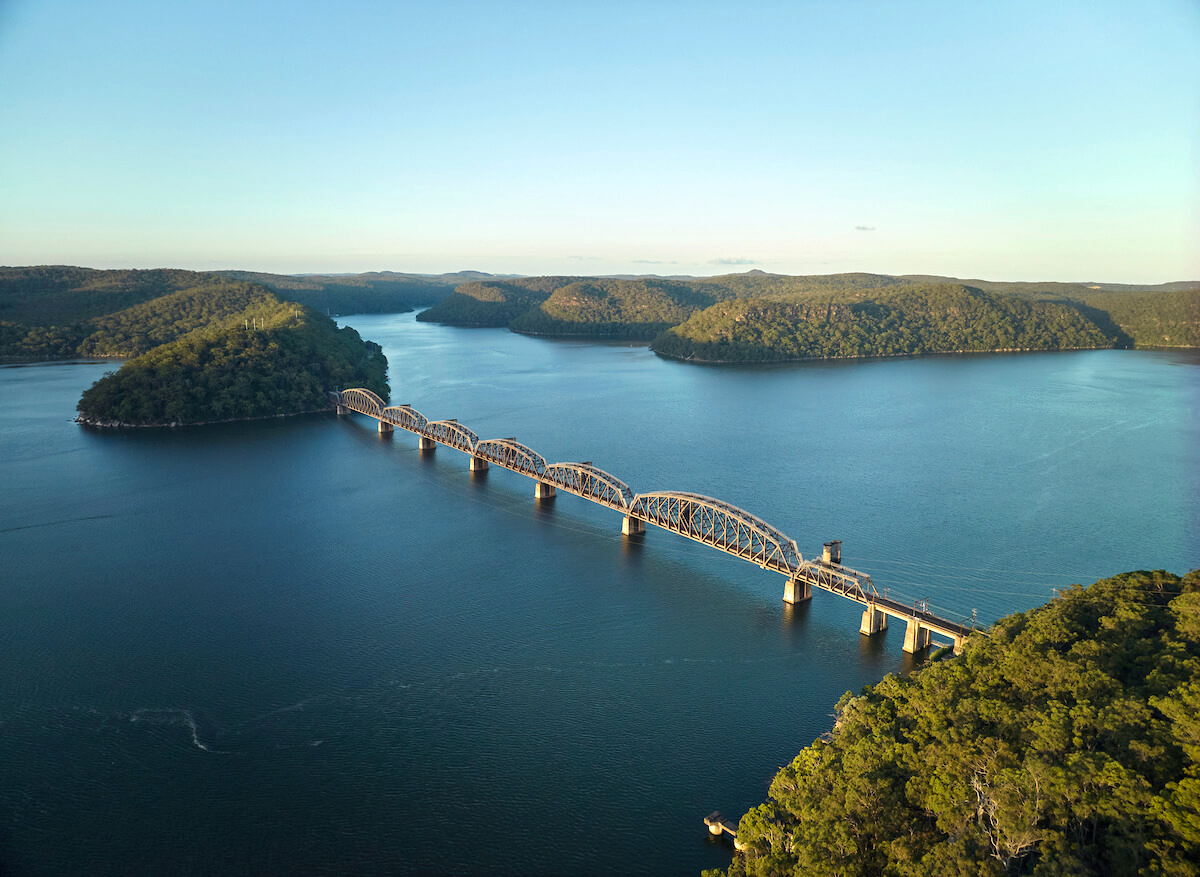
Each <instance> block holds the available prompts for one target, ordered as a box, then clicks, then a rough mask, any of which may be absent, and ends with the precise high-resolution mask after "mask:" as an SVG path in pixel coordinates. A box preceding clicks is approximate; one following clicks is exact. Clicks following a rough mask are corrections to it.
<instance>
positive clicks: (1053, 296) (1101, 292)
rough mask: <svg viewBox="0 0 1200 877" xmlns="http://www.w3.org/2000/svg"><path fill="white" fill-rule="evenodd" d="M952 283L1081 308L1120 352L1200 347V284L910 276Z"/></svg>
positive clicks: (1194, 282) (923, 279)
mask: <svg viewBox="0 0 1200 877" xmlns="http://www.w3.org/2000/svg"><path fill="white" fill-rule="evenodd" d="M906 279H909V280H917V281H922V282H930V281H934V282H953V283H961V284H965V285H967V286H972V287H975V288H978V289H982V290H984V291H986V292H995V293H1000V294H1003V295H1012V296H1018V297H1022V298H1033V299H1038V300H1041V301H1053V302H1058V303H1060V304H1065V305H1067V306H1068V307H1073V308H1076V309H1078V310H1079V311H1080V312H1081V313H1083V314H1084V315H1085V316H1087V317H1089V318H1090V319H1092V320H1093V321H1094V322H1095V323H1096V324H1097V325H1098V326H1100V327H1101V328H1102V329H1104V331H1105V332H1107V333H1109V334H1110V335H1111V336H1112V337H1113V338H1114V339H1115V341H1116V343H1117V346H1118V347H1161V348H1169V347H1200V282H1197V281H1179V282H1176V283H1161V284H1158V285H1154V286H1151V285H1137V284H1128V283H1029V282H1005V281H996V280H956V279H954V278H946V277H938V278H933V277H909V278H906Z"/></svg>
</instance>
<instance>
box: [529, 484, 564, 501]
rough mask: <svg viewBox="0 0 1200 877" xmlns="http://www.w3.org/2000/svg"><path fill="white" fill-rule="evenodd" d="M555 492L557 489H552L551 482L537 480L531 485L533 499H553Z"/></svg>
mask: <svg viewBox="0 0 1200 877" xmlns="http://www.w3.org/2000/svg"><path fill="white" fill-rule="evenodd" d="M557 493H558V491H557V490H555V489H554V485H553V484H544V483H543V482H541V481H539V482H537V484H535V485H534V487H533V498H534V499H554V497H555V494H557Z"/></svg>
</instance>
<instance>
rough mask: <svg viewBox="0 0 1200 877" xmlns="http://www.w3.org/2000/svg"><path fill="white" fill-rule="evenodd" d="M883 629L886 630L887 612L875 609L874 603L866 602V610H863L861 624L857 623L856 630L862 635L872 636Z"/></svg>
mask: <svg viewBox="0 0 1200 877" xmlns="http://www.w3.org/2000/svg"><path fill="white" fill-rule="evenodd" d="M885 630H887V613H886V612H880V611H879V610H878V609H876V608H875V604H874V603H868V604H867V608H866V611H865V612H863V617H862V624H861V625H859V628H858V632H859V633H861V634H862V635H863V636H874V635H875V634H877V633H882V632H883V631H885Z"/></svg>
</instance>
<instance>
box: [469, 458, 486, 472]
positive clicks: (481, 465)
mask: <svg viewBox="0 0 1200 877" xmlns="http://www.w3.org/2000/svg"><path fill="white" fill-rule="evenodd" d="M487 470H488V461H487V460H485V459H483V457H472V458H471V471H472V472H486V471H487Z"/></svg>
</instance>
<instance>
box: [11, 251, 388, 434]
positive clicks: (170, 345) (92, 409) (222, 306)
mask: <svg viewBox="0 0 1200 877" xmlns="http://www.w3.org/2000/svg"><path fill="white" fill-rule="evenodd" d="M0 313H2V314H3V315H4V316H5V317H6V318H7V317H16V318H18V319H20V320H21V321H22V322H17V321H16V320H9V319H6V320H4V321H3V322H0V356H3V357H5V358H8V359H21V358H25V359H46V358H59V359H61V358H71V357H80V356H85V357H119V358H128V359H127V360H126V362H125V363H124V364H122V366H121V367H120V369H118V370H117V371H115V372H112V373H109V374H108V375H106V376H105V377H103V378H101V380H99V381H97V382H96V384H95V385H94V386H92V387H91V388H90V389H89V390H87V391H86V392H85V393H84V394H83V397H82V398H81V399H80V401H79V406H78V409H79V420H80V421H81V422H83V423H88V424H92V425H100V426H158V425H166V424H171V425H183V424H195V423H206V422H211V421H222V420H240V419H249V418H259V417H275V416H282V415H290V414H299V413H304V412H310V411H317V410H321V409H325V408H328V407H329V401H328V398H327V395H326V394H327V392H328V391H329V390H331V389H337V388H341V387H345V386H365V387H369V388H371V389H372V390H374V391H375V392H377V393H379V394H380V395H382V396H385V397H386V395H387V392H388V386H387V360H386V359H385V357H384V356H383V351H382V350H381V349H380V347H379V346H378V345H377V344H373V343H371V342H369V341H368V342H364V341H363V340H362V339H361V338H360V337H359V335H358V333H357V332H356V331H354V329H351V328H348V327H347V328H342V329H339V328H338V327H337V325H336V324H335V323H334V322H333V321H332V320H331V319H329V318H328V317H326V316H324V315H323V314H319V313H317V312H316V311H314V310H312V309H311V308H308V307H305V306H303V305H300V304H297V303H294V302H285V301H281V300H280V299H279V298H278V297H277V296H276V295H274V294H273V293H271V292H270V291H269V290H267V289H266V288H265V287H263V286H260V285H259V284H257V283H247V282H242V281H234V280H230V279H229V278H226V277H222V276H218V275H209V274H199V273H195V272H190V271H173V270H167V271H91V270H89V269H77V268H33V269H0Z"/></svg>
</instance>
